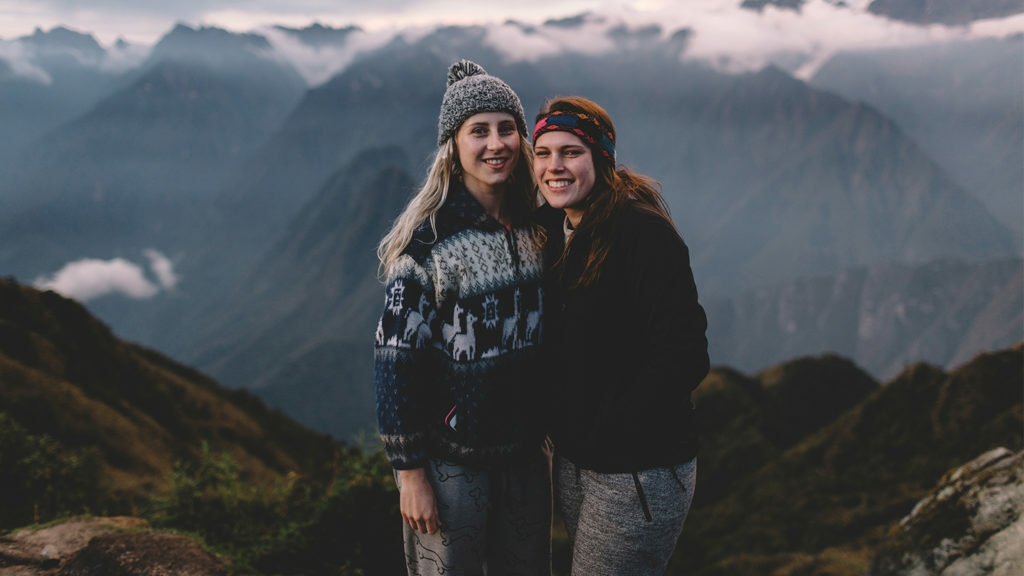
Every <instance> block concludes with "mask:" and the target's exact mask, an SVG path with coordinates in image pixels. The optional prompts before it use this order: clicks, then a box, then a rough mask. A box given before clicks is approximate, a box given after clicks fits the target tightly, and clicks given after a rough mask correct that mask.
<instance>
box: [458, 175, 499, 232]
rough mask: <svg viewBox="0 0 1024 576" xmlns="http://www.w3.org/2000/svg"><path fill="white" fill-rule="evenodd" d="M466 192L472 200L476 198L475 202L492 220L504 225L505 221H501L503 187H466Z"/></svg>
mask: <svg viewBox="0 0 1024 576" xmlns="http://www.w3.org/2000/svg"><path fill="white" fill-rule="evenodd" d="M474 188H476V190H474ZM484 188H486V189H484ZM466 190H468V191H469V193H470V194H471V195H472V196H473V198H476V201H477V202H479V203H480V205H481V206H483V207H484V212H487V214H488V215H489V216H490V217H491V218H494V219H495V220H497V221H498V222H501V223H502V224H504V223H505V221H504V220H502V206H503V205H504V200H505V187H504V186H501V187H498V186H488V187H478V186H468V185H467V186H466Z"/></svg>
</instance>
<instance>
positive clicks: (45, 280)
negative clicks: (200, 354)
mask: <svg viewBox="0 0 1024 576" xmlns="http://www.w3.org/2000/svg"><path fill="white" fill-rule="evenodd" d="M144 254H145V256H146V258H147V259H148V260H149V265H150V269H151V271H152V272H153V275H154V276H155V280H151V279H149V278H148V277H147V276H146V272H145V270H143V268H142V266H140V265H138V264H136V263H134V262H131V261H129V260H125V259H123V258H114V259H112V260H100V259H95V258H84V259H82V260H76V261H74V262H70V263H68V264H66V265H65V266H64V267H63V268H61V269H60V270H58V271H57V272H56V273H55V274H53V276H50V277H45V276H44V277H40V278H37V279H36V280H35V282H33V284H34V285H35V286H36V287H37V288H39V289H41V290H53V291H54V292H57V293H58V294H61V295H62V296H65V297H67V298H73V299H75V300H78V301H81V302H88V301H89V300H95V299H96V298H100V297H103V296H108V295H112V294H119V295H121V296H127V297H128V298H133V299H136V300H145V299H148V298H152V297H154V296H156V295H157V294H159V293H160V292H161V291H163V290H171V289H173V288H174V287H175V286H176V285H177V284H178V281H179V279H178V276H177V274H176V273H175V271H174V264H173V263H172V262H171V261H170V260H169V259H168V258H167V257H166V256H164V255H163V254H161V253H160V252H158V251H156V250H146V251H145V253H144Z"/></svg>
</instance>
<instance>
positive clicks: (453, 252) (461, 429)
mask: <svg viewBox="0 0 1024 576" xmlns="http://www.w3.org/2000/svg"><path fill="white" fill-rule="evenodd" d="M436 225H437V237H436V239H435V236H434V231H433V230H431V228H430V225H429V223H424V224H423V225H422V226H420V228H419V229H418V230H417V231H416V233H415V235H414V237H413V239H412V241H411V242H410V243H409V245H408V246H407V247H406V249H405V251H404V252H403V254H402V255H401V257H400V258H399V259H398V260H397V262H396V263H395V265H393V266H392V267H391V270H389V272H388V276H387V278H386V289H385V300H384V312H383V314H382V315H381V318H380V322H379V323H378V325H377V334H376V346H375V350H374V356H375V367H376V386H377V424H378V427H379V429H380V434H381V438H382V440H383V442H384V448H385V451H386V453H387V456H388V459H389V460H390V461H391V464H392V466H394V467H395V468H396V469H408V468H419V467H422V466H424V465H425V464H426V462H427V460H428V459H430V458H444V459H448V460H453V461H456V462H460V463H465V464H486V463H489V462H497V461H504V460H505V459H508V458H513V457H516V456H517V455H522V454H525V453H527V451H528V450H533V449H536V448H538V447H539V446H540V442H541V439H542V438H543V431H542V429H541V422H540V421H541V415H540V414H538V412H539V410H538V409H537V398H538V396H539V391H538V390H536V389H535V387H536V386H537V385H538V382H539V381H540V379H539V378H537V369H538V362H537V358H536V356H537V352H538V349H539V344H540V337H541V330H540V328H541V312H542V309H543V293H542V291H541V275H542V272H543V270H542V262H541V257H542V255H541V249H540V248H539V247H538V246H537V245H536V243H535V242H534V240H533V237H532V235H531V233H530V230H529V228H528V227H526V226H518V227H512V228H510V229H506V228H505V227H504V226H502V225H501V224H500V223H499V222H498V221H497V220H495V219H494V218H492V217H490V216H489V215H488V214H487V213H486V212H485V211H484V209H483V207H482V206H481V205H480V204H479V203H478V202H477V201H476V199H474V198H473V197H472V195H470V193H469V192H468V191H467V190H466V189H465V188H463V187H462V186H458V187H457V188H453V189H452V190H451V191H450V192H449V197H448V200H447V202H446V203H445V205H444V206H442V208H441V210H440V211H439V212H438V214H437V218H436Z"/></svg>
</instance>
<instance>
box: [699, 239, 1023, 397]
mask: <svg viewBox="0 0 1024 576" xmlns="http://www.w3.org/2000/svg"><path fill="white" fill-rule="evenodd" d="M703 302H704V306H705V308H706V309H707V313H708V319H709V329H708V342H709V345H710V353H711V357H712V359H713V361H715V362H717V363H720V364H725V365H729V366H733V367H736V368H738V369H740V370H759V369H761V368H763V367H765V366H769V365H772V364H775V363H776V362H779V361H781V360H782V359H785V358H791V357H794V356H802V355H813V354H821V353H824V352H829V351H834V352H838V353H840V354H843V355H844V356H847V357H850V358H852V359H854V360H855V361H856V362H857V363H858V364H859V365H860V366H863V367H864V368H865V369H867V370H868V371H869V372H870V373H872V374H875V375H876V376H877V377H880V378H890V377H893V376H895V375H896V374H897V373H898V372H899V371H901V370H902V369H903V368H905V367H906V366H908V365H910V364H913V363H915V362H918V361H925V362H930V363H933V364H936V365H939V366H947V367H952V366H957V365H960V364H962V363H964V362H966V361H968V360H969V359H970V358H972V357H973V356H974V355H975V354H977V353H978V351H981V350H999V349H1002V348H1006V347H1008V346H1012V345H1013V344H1014V343H1016V342H1019V341H1021V340H1024V262H1022V261H1021V260H1019V259H1012V258H1011V259H1005V260H995V261H990V262H983V263H978V264H973V263H967V262H961V261H951V260H947V261H936V262H931V263H928V264H923V265H906V264H883V265H879V266H872V267H867V268H854V269H850V270H844V271H842V272H840V273H839V274H836V275H832V276H820V277H812V278H802V279H798V280H795V281H792V282H786V283H783V284H779V285H776V286H770V287H764V288H758V289H755V290H750V291H747V292H744V293H743V294H741V295H739V296H736V297H734V298H731V299H720V298H714V297H713V296H708V297H705V298H704V299H703Z"/></svg>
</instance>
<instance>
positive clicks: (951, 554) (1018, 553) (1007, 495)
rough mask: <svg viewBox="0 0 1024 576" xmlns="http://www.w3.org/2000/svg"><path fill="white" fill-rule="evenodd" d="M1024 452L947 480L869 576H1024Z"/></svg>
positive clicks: (999, 456)
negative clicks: (1014, 575) (978, 575)
mask: <svg viewBox="0 0 1024 576" xmlns="http://www.w3.org/2000/svg"><path fill="white" fill-rule="evenodd" d="M1022 511H1024V452H1018V453H1016V454H1014V453H1012V452H1010V451H1009V450H1007V449H1005V448H997V449H995V450H992V451H989V452H986V453H985V454H982V455H981V456H979V457H978V458H976V459H974V460H972V461H971V462H969V463H967V464H964V465H963V466H961V467H959V468H957V469H955V470H953V471H951V472H949V473H948V474H946V475H945V476H944V477H943V478H942V480H941V481H940V482H939V485H938V487H937V488H936V489H935V491H934V492H933V493H932V494H930V495H929V496H927V497H926V498H924V499H923V500H921V501H920V502H919V503H918V504H917V506H915V507H914V509H913V511H912V512H911V513H910V514H909V515H908V516H906V517H905V518H903V520H902V521H901V522H900V523H899V525H898V526H897V527H895V528H893V530H891V531H890V533H889V538H888V544H887V546H886V548H885V549H884V550H883V551H882V552H881V553H880V554H879V555H878V557H877V558H876V559H875V562H874V564H873V566H872V569H871V571H870V572H869V576H916V575H919V574H934V575H937V576H954V575H967V574H990V575H993V576H1010V575H1012V574H1022V573H1024V515H1022Z"/></svg>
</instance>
